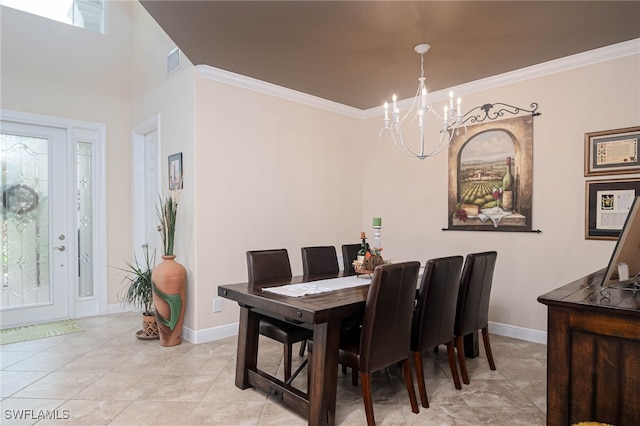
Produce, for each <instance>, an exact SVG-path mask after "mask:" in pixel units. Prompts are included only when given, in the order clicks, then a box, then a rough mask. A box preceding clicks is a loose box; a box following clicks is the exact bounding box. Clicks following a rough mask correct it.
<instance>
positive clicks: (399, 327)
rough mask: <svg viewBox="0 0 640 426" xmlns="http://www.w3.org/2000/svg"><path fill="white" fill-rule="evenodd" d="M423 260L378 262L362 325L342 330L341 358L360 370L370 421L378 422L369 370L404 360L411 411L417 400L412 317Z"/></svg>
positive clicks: (369, 422)
mask: <svg viewBox="0 0 640 426" xmlns="http://www.w3.org/2000/svg"><path fill="white" fill-rule="evenodd" d="M419 268H420V262H404V263H396V264H390V265H382V266H378V267H377V268H376V269H375V271H374V274H373V279H372V280H371V285H370V287H369V292H368V294H367V301H366V305H365V312H364V319H363V322H362V327H361V328H360V327H357V328H350V329H347V330H344V331H343V334H342V336H341V337H340V355H339V362H340V363H341V364H343V365H345V364H346V365H348V366H349V367H351V368H353V369H356V370H358V371H360V375H361V378H362V399H363V400H364V406H365V414H366V418H367V424H368V425H373V424H375V418H374V415H373V398H372V394H371V380H370V374H371V373H372V372H374V371H377V370H380V369H382V368H385V367H387V366H389V365H393V364H396V363H399V362H401V363H402V367H403V372H404V380H405V385H406V387H407V392H408V394H409V401H410V403H411V411H413V412H414V413H417V412H418V411H419V409H418V402H417V400H416V393H415V389H414V387H413V379H412V374H411V363H410V361H409V358H410V356H411V352H410V343H411V319H412V315H413V305H414V302H415V295H416V282H417V279H418V270H419Z"/></svg>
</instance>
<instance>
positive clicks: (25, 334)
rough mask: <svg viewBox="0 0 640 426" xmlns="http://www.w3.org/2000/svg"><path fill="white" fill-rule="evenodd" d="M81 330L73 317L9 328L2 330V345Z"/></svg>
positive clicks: (0, 336) (0, 341) (0, 339)
mask: <svg viewBox="0 0 640 426" xmlns="http://www.w3.org/2000/svg"><path fill="white" fill-rule="evenodd" d="M79 331H84V330H83V329H82V327H80V326H79V325H78V324H76V322H75V321H74V320H72V319H67V320H61V321H54V322H47V323H44V324H34V325H25V326H22V327H14V328H7V329H6V330H0V345H6V344H7V343H17V342H25V341H27V340H34V339H42V338H43V337H52V336H60V335H62V334H68V333H77V332H79Z"/></svg>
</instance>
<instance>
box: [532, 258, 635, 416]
mask: <svg viewBox="0 0 640 426" xmlns="http://www.w3.org/2000/svg"><path fill="white" fill-rule="evenodd" d="M604 274H605V269H602V270H599V271H596V272H594V273H592V274H589V275H587V276H585V277H582V278H580V279H578V280H576V281H573V282H571V283H569V284H567V285H565V286H563V287H560V288H558V289H556V290H553V291H551V292H549V293H547V294H544V295H542V296H540V297H538V301H539V302H540V303H543V304H545V305H547V307H548V333H547V425H562V426H565V425H570V424H573V423H578V422H581V421H593V422H601V423H607V424H612V425H616V426H625V425H634V426H635V425H640V294H637V295H634V294H633V293H632V292H631V291H624V290H620V289H610V290H608V291H609V293H610V297H609V298H605V297H603V296H602V295H601V293H600V290H601V286H600V283H601V282H602V279H603V277H604Z"/></svg>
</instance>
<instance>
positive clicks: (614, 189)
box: [585, 179, 640, 240]
mask: <svg viewBox="0 0 640 426" xmlns="http://www.w3.org/2000/svg"><path fill="white" fill-rule="evenodd" d="M638 195H640V179H628V180H591V181H587V187H586V197H585V198H586V215H585V239H587V240H616V239H618V237H619V236H620V231H621V230H622V227H623V226H624V223H625V220H626V219H627V215H628V214H629V209H630V208H631V205H632V204H633V200H635V198H636V196H638Z"/></svg>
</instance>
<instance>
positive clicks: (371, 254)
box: [353, 217, 388, 274]
mask: <svg viewBox="0 0 640 426" xmlns="http://www.w3.org/2000/svg"><path fill="white" fill-rule="evenodd" d="M381 229H382V219H381V218H379V217H374V218H373V235H374V238H373V248H372V247H370V246H369V244H368V243H367V236H366V234H365V233H364V232H361V233H360V239H361V240H362V242H361V244H360V250H358V257H357V258H356V260H355V261H354V262H353V269H354V270H355V271H356V273H357V274H373V270H374V269H376V266H378V265H384V264H385V263H388V262H387V261H385V260H384V259H383V258H382V250H383V249H382V247H381V246H382V244H381V243H380V230H381Z"/></svg>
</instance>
